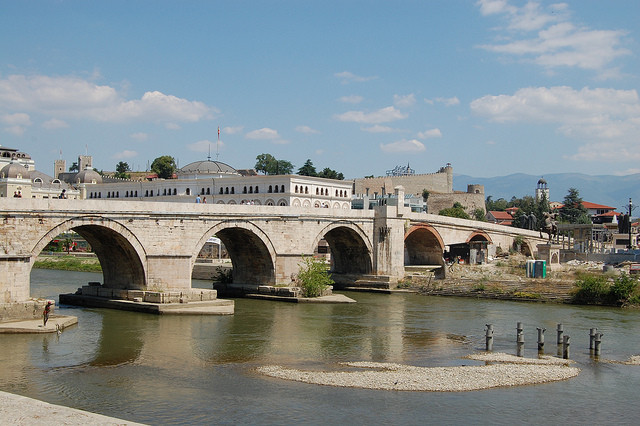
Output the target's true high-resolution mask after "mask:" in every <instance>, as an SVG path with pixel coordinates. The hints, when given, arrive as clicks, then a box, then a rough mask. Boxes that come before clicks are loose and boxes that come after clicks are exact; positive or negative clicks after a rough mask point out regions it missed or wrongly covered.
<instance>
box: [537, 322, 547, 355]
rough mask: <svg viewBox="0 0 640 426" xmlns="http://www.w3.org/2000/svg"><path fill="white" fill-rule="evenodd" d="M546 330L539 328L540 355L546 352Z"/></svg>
mask: <svg viewBox="0 0 640 426" xmlns="http://www.w3.org/2000/svg"><path fill="white" fill-rule="evenodd" d="M545 330H546V328H540V327H538V353H542V352H544V332H545Z"/></svg>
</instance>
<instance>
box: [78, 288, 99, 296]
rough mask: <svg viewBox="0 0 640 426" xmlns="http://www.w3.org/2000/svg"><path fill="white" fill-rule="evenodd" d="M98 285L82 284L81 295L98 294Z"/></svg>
mask: <svg viewBox="0 0 640 426" xmlns="http://www.w3.org/2000/svg"><path fill="white" fill-rule="evenodd" d="M99 288H100V287H94V286H88V285H83V286H82V295H83V296H94V297H95V296H97V295H98V289H99Z"/></svg>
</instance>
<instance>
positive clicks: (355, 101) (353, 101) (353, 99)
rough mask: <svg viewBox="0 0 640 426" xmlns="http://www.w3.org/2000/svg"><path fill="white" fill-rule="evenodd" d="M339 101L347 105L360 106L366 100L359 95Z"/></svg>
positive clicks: (344, 97)
mask: <svg viewBox="0 0 640 426" xmlns="http://www.w3.org/2000/svg"><path fill="white" fill-rule="evenodd" d="M338 100H339V101H340V102H343V103H345V104H359V103H360V102H362V101H363V100H364V98H363V97H362V96H358V95H349V96H343V97H341V98H340V99H338Z"/></svg>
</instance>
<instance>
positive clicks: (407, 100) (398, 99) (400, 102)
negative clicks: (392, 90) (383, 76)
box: [393, 93, 416, 108]
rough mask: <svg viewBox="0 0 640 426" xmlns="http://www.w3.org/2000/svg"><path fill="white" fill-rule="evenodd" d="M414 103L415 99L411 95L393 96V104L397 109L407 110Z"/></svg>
mask: <svg viewBox="0 0 640 426" xmlns="http://www.w3.org/2000/svg"><path fill="white" fill-rule="evenodd" d="M415 103H416V97H415V95H414V94H413V93H411V94H409V95H405V96H401V95H393V104H394V105H395V106H397V107H398V108H408V107H410V106H413V105H414V104H415Z"/></svg>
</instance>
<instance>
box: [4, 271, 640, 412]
mask: <svg viewBox="0 0 640 426" xmlns="http://www.w3.org/2000/svg"><path fill="white" fill-rule="evenodd" d="M98 280H100V278H94V277H92V274H88V275H87V274H77V273H65V272H59V271H44V272H43V271H36V270H34V273H33V274H32V283H33V288H32V294H33V295H34V296H41V297H55V296H56V295H57V294H59V293H63V292H69V291H75V288H77V287H78V286H80V285H82V284H83V283H86V282H87V281H98ZM201 285H202V286H207V287H210V283H201ZM349 296H350V297H352V298H354V299H356V300H357V301H358V303H356V304H350V305H305V304H299V305H298V304H288V303H272V302H265V301H257V300H248V299H237V300H236V309H235V315H233V316H222V317H208V316H155V315H148V314H138V313H129V312H122V311H112V310H106V309H84V308H70V307H61V308H60V311H61V312H66V313H68V314H71V315H76V316H78V319H79V323H78V326H76V327H71V328H69V329H67V330H65V331H64V332H63V333H62V334H61V335H60V336H59V338H57V337H56V336H55V335H47V336H44V337H43V336H41V335H37V336H35V335H31V336H10V335H0V366H2V367H1V368H0V389H2V390H5V391H9V392H16V393H19V394H23V395H27V396H32V397H35V398H39V399H43V400H46V401H48V402H52V403H55V404H62V405H69V406H73V407H77V408H81V409H86V410H90V411H94V412H99V413H103V414H107V415H113V416H118V417H120V418H125V419H130V420H135V421H139V422H146V423H150V424H208V423H212V422H222V423H225V422H226V423H262V424H300V423H309V424H320V423H322V424H327V423H328V424H333V423H344V422H345V419H349V420H350V421H354V422H358V423H367V424H368V423H375V424H379V423H391V424H395V423H402V424H417V423H423V422H425V421H427V422H431V423H447V424H451V423H456V424H458V423H460V424H461V423H486V424H489V423H502V424H504V423H521V422H526V421H535V422H536V423H541V424H544V423H558V422H565V423H571V424H574V423H589V424H593V423H604V422H611V420H612V419H615V421H617V422H620V423H631V422H634V421H635V420H636V419H637V416H638V415H640V409H639V408H637V407H638V406H637V404H636V402H635V393H636V388H637V386H638V384H640V367H638V366H628V365H620V364H605V363H604V362H596V361H594V360H593V359H592V358H590V356H589V350H588V344H589V341H588V331H589V328H591V327H597V328H598V330H599V331H600V332H602V333H604V338H603V346H602V349H603V355H602V357H601V358H602V359H618V360H625V359H627V358H628V357H629V356H631V355H636V354H637V353H638V352H639V351H640V349H639V348H640V333H638V330H639V327H638V325H639V324H640V323H639V322H638V320H639V319H640V312H638V311H632V310H628V311H626V310H616V309H607V308H594V307H575V306H562V305H543V304H529V303H513V302H501V301H491V300H473V299H457V298H436V297H423V296H417V295H374V294H365V293H351V294H349ZM519 321H520V322H522V323H523V324H524V329H525V356H528V357H535V356H536V355H537V347H536V343H535V342H536V337H537V332H536V327H541V326H542V327H545V328H546V329H547V335H546V342H547V343H546V345H545V351H546V353H547V354H552V355H553V354H555V352H556V350H557V347H556V345H555V334H554V331H555V329H556V324H557V323H563V324H564V330H565V333H566V334H569V335H571V339H572V340H571V342H572V345H571V357H572V359H574V360H575V361H576V362H577V366H579V367H580V368H581V369H582V373H581V374H580V375H579V376H578V377H577V378H575V379H572V380H569V381H566V382H559V383H554V384H550V385H543V386H525V387H520V388H513V389H494V390H490V391H483V392H471V393H463V394H459V393H456V394H436V393H411V392H406V393H394V392H381V391H367V390H356V389H339V388H332V387H319V386H313V385H307V384H302V383H290V382H285V381H280V380H276V379H269V378H265V377H262V376H260V375H257V374H256V373H255V367H257V366H259V365H263V364H271V363H277V364H284V365H286V366H292V367H297V366H301V365H303V366H304V367H306V368H319V369H320V368H329V367H331V368H333V367H334V366H335V363H337V362H340V361H368V360H372V361H384V362H401V363H406V364H411V365H419V366H437V365H460V364H461V363H462V362H466V361H462V360H461V359H460V358H461V357H462V356H464V355H467V354H469V353H470V352H474V351H476V350H482V349H483V348H484V328H485V324H487V323H491V324H493V325H494V330H495V335H494V350H495V351H496V352H507V353H511V354H513V353H515V349H516V344H515V342H516V323H517V322H519ZM596 403H597V408H598V409H597V410H594V409H593V408H594V404H596ZM527 412H540V413H544V415H543V416H540V417H537V418H535V419H534V420H528V419H527V418H525V417H523V414H522V413H527Z"/></svg>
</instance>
